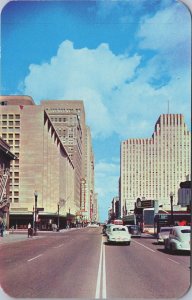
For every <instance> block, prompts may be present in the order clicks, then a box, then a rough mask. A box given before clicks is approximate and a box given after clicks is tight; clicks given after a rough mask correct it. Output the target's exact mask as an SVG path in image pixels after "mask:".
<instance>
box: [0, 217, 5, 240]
mask: <svg viewBox="0 0 192 300" xmlns="http://www.w3.org/2000/svg"><path fill="white" fill-rule="evenodd" d="M3 232H4V223H3V221H1V223H0V234H1V237H3Z"/></svg>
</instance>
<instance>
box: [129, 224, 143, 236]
mask: <svg viewBox="0 0 192 300" xmlns="http://www.w3.org/2000/svg"><path fill="white" fill-rule="evenodd" d="M126 227H127V228H128V231H129V233H130V234H131V236H132V237H141V230H140V228H139V226H138V225H126Z"/></svg>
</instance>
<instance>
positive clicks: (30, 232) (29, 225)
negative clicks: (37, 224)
mask: <svg viewBox="0 0 192 300" xmlns="http://www.w3.org/2000/svg"><path fill="white" fill-rule="evenodd" d="M27 228H28V237H30V236H31V237H32V236H33V230H32V228H31V223H29V224H28V226H27Z"/></svg>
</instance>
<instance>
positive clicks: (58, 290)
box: [0, 229, 102, 298]
mask: <svg viewBox="0 0 192 300" xmlns="http://www.w3.org/2000/svg"><path fill="white" fill-rule="evenodd" d="M101 238H102V235H101V234H100V232H98V230H97V229H92V231H88V230H87V231H84V230H82V231H78V232H77V231H76V232H75V231H73V232H71V234H70V236H69V238H68V239H67V240H66V239H65V242H64V243H63V246H62V247H57V248H55V247H54V244H53V241H54V238H53V239H52V240H51V241H50V239H47V238H44V239H43V242H42V245H43V247H42V248H41V247H40V245H36V244H33V248H35V247H36V246H37V249H38V250H39V252H41V253H39V254H43V255H41V256H39V257H38V255H36V259H34V260H32V261H30V262H27V256H26V255H25V259H23V258H22V248H20V257H19V255H18V253H17V262H15V265H14V266H13V267H12V268H11V269H10V268H8V269H7V268H6V265H5V264H1V268H2V267H3V272H2V273H1V275H0V276H1V280H0V281H1V285H2V288H3V289H4V290H5V292H6V293H7V294H8V295H10V296H12V297H25V298H30V297H36V298H41V297H44V298H58V297H60V298H76V297H79V298H94V297H95V288H96V278H97V269H98V261H99V250H100V247H99V246H100V243H101ZM61 241H62V237H60V238H59V239H58V238H57V239H56V242H57V246H60V245H61V244H62V243H61ZM45 246H47V247H45ZM22 247H23V246H22ZM18 248H19V247H18ZM37 249H36V251H33V253H36V254H37ZM42 249H43V250H44V251H42ZM17 252H19V250H18V249H17ZM34 257H35V256H34ZM20 258H21V260H20ZM30 258H33V255H31V253H30V255H29V254H28V259H30ZM10 282H11V284H10Z"/></svg>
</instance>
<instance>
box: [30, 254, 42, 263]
mask: <svg viewBox="0 0 192 300" xmlns="http://www.w3.org/2000/svg"><path fill="white" fill-rule="evenodd" d="M42 255H43V254H39V255H37V256H35V257H33V258H31V259H28V260H27V261H32V260H34V259H36V258H38V257H40V256H42Z"/></svg>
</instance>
